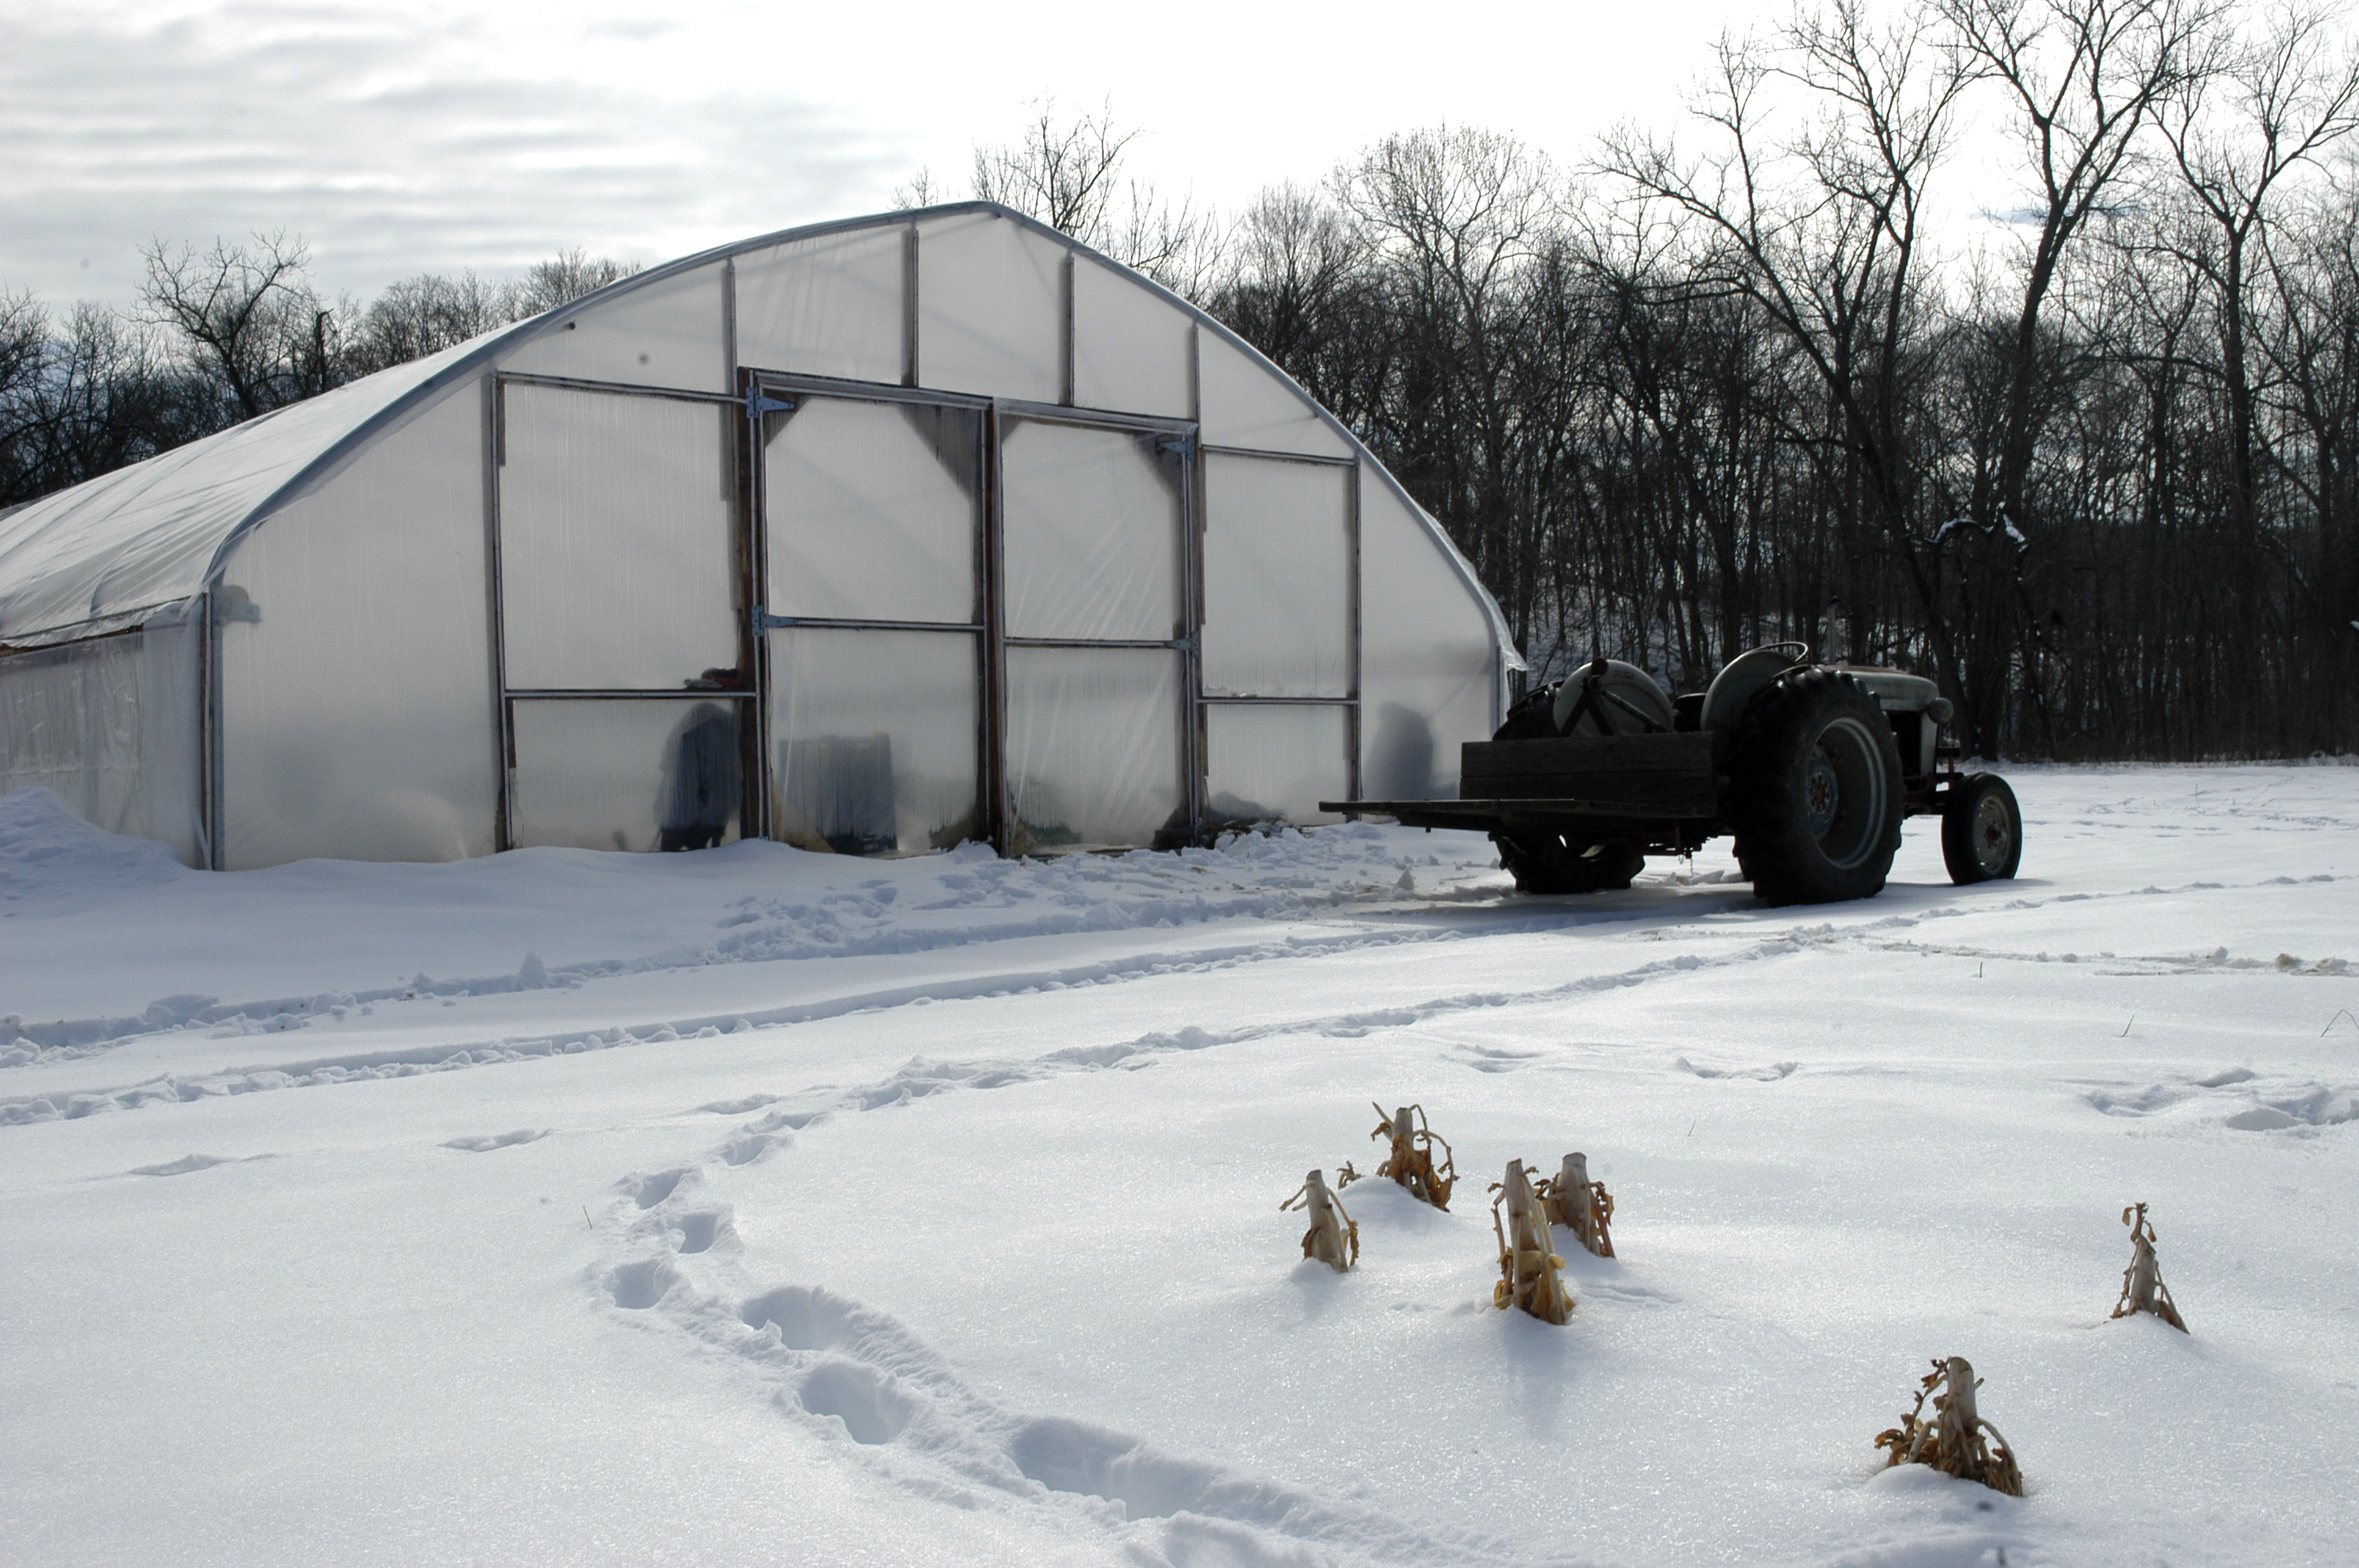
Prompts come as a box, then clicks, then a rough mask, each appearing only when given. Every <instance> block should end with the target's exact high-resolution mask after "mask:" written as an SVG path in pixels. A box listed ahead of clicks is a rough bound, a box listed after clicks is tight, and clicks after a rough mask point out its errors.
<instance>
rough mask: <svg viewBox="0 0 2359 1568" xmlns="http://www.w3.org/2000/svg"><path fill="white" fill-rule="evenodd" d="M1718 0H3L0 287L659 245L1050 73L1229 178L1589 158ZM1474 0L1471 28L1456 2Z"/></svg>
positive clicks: (860, 167)
mask: <svg viewBox="0 0 2359 1568" xmlns="http://www.w3.org/2000/svg"><path fill="white" fill-rule="evenodd" d="M1768 15H1769V13H1768V12H1767V11H1766V10H1764V9H1763V8H1762V7H1761V6H1759V5H1749V4H1744V3H1742V0H1646V3H1644V4H1636V5H1634V4H1628V3H1626V0H1625V3H1619V4H1612V5H1601V4H1596V3H1594V0H1573V3H1570V4H1568V3H1565V0H1557V3H1553V4H1523V3H1521V0H1517V3H1512V4H1493V5H1484V6H1483V7H1482V8H1481V9H1480V10H1479V12H1477V11H1473V10H1472V9H1469V10H1467V11H1463V12H1455V13H1453V12H1452V10H1451V8H1449V7H1447V6H1442V5H1433V4H1430V3H1427V4H1419V5H1381V4H1375V5H1353V6H1344V5H1332V6H1310V5H1285V4H1270V3H1268V0H1263V3H1260V4H1229V3H1227V0H1206V3H1200V4H1196V5H1189V6H1184V7H1181V6H1163V7H1149V6H1136V5H1108V4H1104V3H1103V0H1101V3H1098V4H1092V5H1075V4H1065V3H1062V0H1058V3H1053V4H1037V3H1036V4H1019V5H974V4H967V5H942V6H937V5H925V4H911V3H904V4H897V5H869V4H853V5H813V4H808V3H803V0H771V3H764V4H758V5H739V4H736V3H734V0H722V3H718V4H704V5H700V6H699V7H698V8H697V11H696V14H695V16H693V18H692V19H681V20H677V21H675V20H671V19H668V18H667V17H666V16H664V15H663V11H662V8H661V7H659V6H658V5H654V4H652V3H649V4H644V5H631V6H627V7H626V6H624V5H616V4H614V3H613V0H587V3H583V4H569V5H491V6H488V7H485V6H469V7H465V8H458V7H449V8H446V7H444V6H442V5H440V3H439V0H430V3H429V4H424V5H415V6H412V7H410V8H408V10H407V11H406V12H405V13H403V14H398V15H397V14H395V7H394V6H392V5H386V4H385V3H383V0H378V3H375V4H372V5H366V6H361V5H348V4H345V3H343V0H255V3H248V4H227V5H222V4H202V3H156V4H144V5H122V4H115V3H113V0H41V3H33V0H0V285H5V287H11V288H16V289H26V288H29V289H31V290H33V291H35V292H36V293H38V294H40V295H42V296H44V297H48V298H49V299H51V300H52V301H57V302H63V301H65V300H67V299H71V298H75V297H87V298H98V299H106V300H114V301H122V300H125V299H127V297H129V294H130V292H131V288H132V286H133V284H134V282H135V281H136V277H137V276H138V270H139V264H138V257H137V251H136V247H137V246H138V245H139V244H140V243H143V242H145V241H147V240H148V239H149V238H150V237H151V236H160V237H163V238H166V239H174V240H177V239H188V240H194V241H199V242H204V241H208V240H210V239H212V237H213V236H214V235H216V234H223V235H232V236H235V235H241V234H244V233H245V232H249V231H253V230H257V229H263V230H278V229H284V230H288V231H290V232H296V233H299V234H301V235H303V236H304V237H305V238H307V239H308V240H309V241H310V244H311V248H312V252H313V255H314V272H315V276H317V278H318V279H319V281H320V282H321V284H322V285H323V286H325V287H329V288H331V289H338V288H341V289H349V290H352V291H353V292H355V293H358V294H361V295H364V296H365V295H367V294H370V293H372V292H374V291H375V289H377V288H379V287H382V286H383V285H384V284H386V283H387V282H389V281H391V280H392V279H394V278H397V277H400V276H408V275H410V274H414V273H418V272H420V271H429V270H431V271H452V270H456V269H458V268H461V267H473V268H475V269H477V270H479V271H485V272H494V273H498V272H506V271H511V270H514V269H516V268H517V267H520V266H522V265H527V264H529V263H531V262H533V261H536V260H538V259H540V258H541V257H543V256H546V255H549V254H551V253H553V252H554V251H556V250H558V249H559V248H560V247H564V246H571V245H581V246H584V247H587V248H588V249H590V250H591V251H592V252H598V253H605V254H615V255H621V256H625V257H629V258H633V259H636V260H642V261H655V260H660V259H663V258H665V257H669V256H673V255H679V254H686V253H688V252H690V251H692V250H696V249H699V248H701V247H703V246H705V245H709V244H712V243H719V242H722V241H724V240H729V239H734V238H738V237H742V236H745V235H749V234H755V233H760V232H766V231H768V230H771V229H777V228H783V227H786V226H788V225H789V224H792V223H797V222H808V221H812V220H817V219H821V218H828V217H837V216H845V215H850V214H854V213H860V212H867V211H876V210H878V209H881V208H884V207H886V206H888V205H889V204H890V198H891V194H892V191H893V189H894V188H895V187H897V186H898V185H902V184H904V183H906V182H907V181H908V178H909V177H910V176H911V175H912V174H913V173H915V172H916V171H917V170H918V169H919V168H921V167H928V168H931V169H932V171H933V172H934V174H935V175H936V177H937V178H938V180H939V181H940V183H942V184H945V185H947V186H948V187H949V188H950V189H951V193H952V194H956V195H962V194H964V191H965V184H966V171H967V167H968V164H969V162H970V161H971V157H972V149H973V146H974V145H975V144H976V143H977V142H979V141H980V142H988V143H997V142H1002V141H1006V140H1009V139H1012V138H1013V137H1014V136H1015V135H1016V134H1017V133H1018V131H1019V129H1020V126H1021V124H1022V123H1023V121H1024V118H1025V116H1026V114H1027V106H1028V105H1029V104H1031V103H1035V102H1037V101H1038V100H1040V99H1042V98H1044V97H1050V98H1053V99H1054V100H1055V101H1056V102H1057V103H1058V104H1059V105H1060V107H1063V108H1067V109H1078V108H1095V107H1097V106H1098V105H1099V104H1100V103H1111V106H1112V110H1113V113H1114V117H1115V119H1116V120H1117V121H1118V122H1120V123H1121V124H1125V125H1128V126H1135V127H1136V128H1138V129H1139V130H1140V131H1141V132H1142V133H1143V135H1141V137H1140V139H1139V140H1138V141H1137V142H1136V144H1135V147H1134V154H1133V159H1132V165H1131V169H1132V172H1133V173H1135V174H1136V175H1139V176H1142V177H1145V178H1148V179H1151V180H1152V181H1154V182H1155V184H1156V185H1157V186H1158V189H1161V190H1162V191H1163V192H1164V193H1165V194H1167V195H1179V194H1183V193H1192V195H1193V196H1194V197H1195V198H1196V199H1197V200H1199V201H1200V202H1209V203H1212V204H1213V205H1215V206H1217V207H1219V208H1221V209H1223V210H1224V211H1234V209H1235V208H1237V207H1238V206H1241V205H1242V204H1243V203H1244V202H1245V200H1249V199H1250V198H1251V196H1252V195H1253V193H1254V192H1255V191H1256V190H1257V189H1260V188H1261V187H1262V186H1264V185H1266V184H1270V183H1273V182H1276V181H1278V180H1282V179H1288V178H1292V179H1297V180H1304V181H1309V180H1315V179H1317V178H1320V177H1321V175H1323V174H1325V173H1326V172H1327V171H1328V170H1329V169H1330V168H1333V167H1334V165H1335V164H1336V163H1337V162H1338V161H1339V160H1341V159H1343V158H1344V157H1348V156H1350V155H1351V154H1352V153H1353V152H1354V151H1355V150H1356V149H1358V148H1360V147H1362V146H1365V145H1367V144H1368V143H1370V142H1371V141H1373V140H1375V139H1376V138H1378V137H1380V136H1382V135H1385V134H1386V133H1387V132H1390V131H1396V130H1404V129H1409V128H1412V127H1416V126H1419V125H1429V124H1436V123H1439V122H1443V121H1448V122H1451V123H1453V124H1475V125H1482V126H1485V127H1488V128H1492V129H1496V130H1503V131H1508V132H1512V133H1515V134H1517V135H1520V136H1522V137H1523V138H1524V139H1525V140H1527V142H1529V143H1531V144H1532V145H1534V146H1537V147H1538V148H1540V149H1542V150H1544V151H1547V152H1549V153H1550V154H1552V155H1553V156H1555V157H1557V158H1558V159H1560V161H1565V162H1577V161H1579V160H1580V159H1581V157H1583V156H1584V154H1585V152H1586V150H1587V146H1588V143H1589V140H1590V138H1591V137H1592V136H1593V135H1594V134H1595V133H1596V132H1598V131H1599V130H1601V129H1603V128H1604V127H1605V126H1606V125H1608V124H1612V123H1613V122H1614V121H1616V120H1618V119H1623V118H1625V117H1626V118H1636V119H1640V120H1644V121H1647V122H1650V123H1654V124H1666V125H1668V124H1670V123H1671V122H1672V121H1673V120H1674V119H1675V117H1676V115H1677V114H1678V109H1679V98H1680V92H1681V90H1682V88H1683V86H1684V85H1685V83H1686V82H1687V81H1689V80H1690V78H1691V77H1692V76H1693V74H1694V73H1695V72H1696V71H1697V70H1700V69H1701V67H1702V66H1703V65H1704V64H1705V62H1706V59H1707V51H1708V49H1709V46H1710V43H1711V41H1712V38H1714V37H1715V36H1716V35H1717V34H1718V33H1719V32H1720V31H1721V29H1722V28H1723V27H1727V26H1734V27H1739V28H1742V27H1745V26H1747V25H1749V24H1752V23H1754V22H1756V20H1762V19H1766V18H1767V16H1768ZM1477 16H1479V25H1469V20H1470V18H1473V17H1477Z"/></svg>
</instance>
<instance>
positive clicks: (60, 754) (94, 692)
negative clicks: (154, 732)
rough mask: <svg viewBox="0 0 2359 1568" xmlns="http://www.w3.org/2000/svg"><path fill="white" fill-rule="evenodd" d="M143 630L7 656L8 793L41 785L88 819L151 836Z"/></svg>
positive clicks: (4, 758)
mask: <svg viewBox="0 0 2359 1568" xmlns="http://www.w3.org/2000/svg"><path fill="white" fill-rule="evenodd" d="M139 731H140V724H139V633H136V632H135V633H129V634H128V635H125V636H117V637H105V638H101V639H99V640H98V641H95V642H90V643H66V644H65V645H64V646H62V647H57V648H38V649H35V650H34V651H32V652H30V653H24V654H8V655H7V656H6V657H5V658H0V795H5V794H6V793H8V792H9V791H11V790H18V789H25V788H27V787H29V786H31V785H35V784H38V785H40V786H42V787H43V788H46V789H50V790H54V791H55V792H56V793H57V795H58V796H59V797H60V799H62V800H63V801H64V802H65V803H66V804H67V805H68V806H71V807H73V809H74V811H75V813H76V814H77V815H78V816H81V817H82V820H83V821H85V822H88V823H90V824H92V826H93V827H103V828H105V829H106V830H107V831H108V832H110V833H133V834H140V835H145V834H146V832H147V810H146V805H145V803H144V802H143V801H142V800H141V798H140V792H139V751H140V746H139V740H140V733H139Z"/></svg>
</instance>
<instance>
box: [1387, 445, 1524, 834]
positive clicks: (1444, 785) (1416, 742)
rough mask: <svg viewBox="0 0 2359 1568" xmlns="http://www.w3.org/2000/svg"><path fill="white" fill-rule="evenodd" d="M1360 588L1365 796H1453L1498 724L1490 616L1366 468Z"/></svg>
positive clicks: (1395, 498)
mask: <svg viewBox="0 0 2359 1568" xmlns="http://www.w3.org/2000/svg"><path fill="white" fill-rule="evenodd" d="M1360 583H1361V589H1360V591H1361V594H1362V600H1361V603H1362V611H1361V627H1362V631H1361V641H1360V726H1361V729H1360V788H1361V790H1362V791H1363V795H1364V798H1366V799H1371V800H1379V799H1382V800H1411V799H1426V798H1432V797H1440V796H1450V795H1456V794H1457V793H1458V748H1459V745H1460V744H1461V743H1462V742H1463V741H1487V740H1489V739H1490V736H1491V730H1492V729H1493V728H1494V726H1495V724H1496V723H1497V719H1496V717H1495V709H1496V707H1497V699H1496V695H1495V694H1496V691H1497V685H1498V673H1497V672H1498V664H1497V652H1496V647H1495V643H1494V641H1493V634H1492V629H1491V622H1490V618H1489V615H1488V614H1487V613H1486V611H1485V608H1484V605H1483V603H1482V602H1481V601H1480V600H1477V599H1476V598H1475V597H1474V593H1473V589H1469V588H1468V587H1466V585H1465V583H1464V580H1463V579H1461V578H1460V577H1459V576H1458V574H1457V568H1455V567H1454V566H1453V565H1452V564H1451V560H1450V557H1449V556H1448V554H1447V553H1446V552H1445V551H1444V550H1443V549H1442V547H1441V546H1440V544H1439V543H1437V542H1436V541H1435V539H1434V537H1433V535H1432V534H1431V533H1430V532H1429V531H1428V530H1427V528H1426V525H1425V524H1424V522H1423V521H1422V520H1421V519H1419V517H1418V515H1417V514H1415V513H1413V512H1411V511H1410V510H1409V509H1408V504H1407V503H1404V502H1403V501H1402V500H1401V499H1400V498H1399V497H1398V496H1397V495H1396V494H1395V493H1394V492H1393V490H1392V487H1391V486H1390V485H1388V484H1386V483H1385V481H1383V480H1382V479H1381V478H1380V477H1378V476H1377V475H1376V474H1375V473H1374V472H1373V471H1367V470H1364V471H1363V474H1362V479H1361V484H1360Z"/></svg>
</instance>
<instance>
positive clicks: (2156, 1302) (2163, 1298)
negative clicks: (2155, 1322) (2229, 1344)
mask: <svg viewBox="0 0 2359 1568" xmlns="http://www.w3.org/2000/svg"><path fill="white" fill-rule="evenodd" d="M2122 1223H2123V1224H2124V1225H2126V1226H2128V1227H2130V1266H2129V1267H2128V1268H2126V1269H2125V1270H2123V1271H2122V1299H2121V1300H2120V1301H2118V1302H2115V1303H2114V1316H2115V1317H2127V1316H2129V1315H2130V1314H2132V1313H2134V1312H2150V1313H2152V1314H2154V1315H2155V1316H2157V1317H2158V1318H2160V1319H2162V1321H2163V1322H2165V1323H2167V1324H2169V1325H2170V1326H2171V1327H2173V1328H2175V1329H2177V1330H2179V1332H2180V1333H2181V1334H2184V1333H2186V1332H2187V1324H2186V1322H2185V1320H2183V1319H2182V1318H2180V1315H2179V1308H2178V1306H2177V1305H2176V1304H2175V1303H2173V1302H2172V1301H2171V1299H2170V1287H2169V1285H2166V1284H2164V1283H2163V1282H2162V1265H2161V1264H2159V1263H2158V1262H2156V1261H2155V1258H2154V1222H2153V1221H2152V1220H2150V1219H2148V1218H2147V1217H2146V1205H2144V1204H2142V1203H2141V1204H2132V1205H2131V1206H2129V1207H2127V1208H2125V1209H2124V1210H2122Z"/></svg>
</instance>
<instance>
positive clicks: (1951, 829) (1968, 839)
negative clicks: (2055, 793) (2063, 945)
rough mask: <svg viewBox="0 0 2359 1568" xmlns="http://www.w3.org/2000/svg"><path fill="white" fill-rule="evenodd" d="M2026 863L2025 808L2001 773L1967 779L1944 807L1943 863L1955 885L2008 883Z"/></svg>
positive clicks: (1953, 787)
mask: <svg viewBox="0 0 2359 1568" xmlns="http://www.w3.org/2000/svg"><path fill="white" fill-rule="evenodd" d="M2022 860H2023V808H2022V807H2021V806H2017V805H2016V803H2015V791H2014V790H2012V789H2010V788H2008V787H2007V783H2006V780H2005V779H2003V778H2001V777H1999V776H1998V775H1997V774H1996V773H1968V774H1967V775H1966V776H1965V777H1964V778H1962V779H1960V780H1959V781H1958V782H1957V783H1956V784H1952V785H1951V786H1950V791H1949V795H1948V798H1946V799H1945V800H1943V801H1942V803H1941V863H1942V864H1943V865H1945V866H1947V867H1949V868H1950V880H1951V881H1953V882H1955V883H1957V884H1958V885H1959V886H1961V887H1963V886H1965V885H1966V884H1967V883H1969V882H2003V881H2008V880H2010V879H2011V878H2013V877H2014V875H2015V868H2016V867H2017V865H2018V864H2019V863H2021V861H2022Z"/></svg>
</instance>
